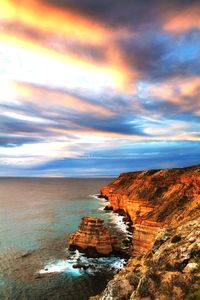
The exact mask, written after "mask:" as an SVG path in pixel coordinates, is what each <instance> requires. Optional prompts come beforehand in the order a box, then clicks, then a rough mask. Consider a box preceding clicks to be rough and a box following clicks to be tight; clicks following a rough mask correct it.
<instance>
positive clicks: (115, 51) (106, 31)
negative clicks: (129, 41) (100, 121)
mask: <svg viewBox="0 0 200 300" xmlns="http://www.w3.org/2000/svg"><path fill="white" fill-rule="evenodd" d="M0 22H1V24H2V28H3V30H2V32H1V34H0V41H3V42H6V43H9V44H11V45H14V46H15V45H17V46H20V47H23V48H24V49H27V50H28V51H34V52H36V53H41V54H45V55H47V56H51V57H53V58H55V59H58V60H62V61H65V62H67V63H70V64H71V65H72V64H73V65H75V66H77V65H79V66H80V67H81V68H82V67H83V68H85V69H86V70H87V71H88V73H89V72H96V73H102V74H103V73H105V80H107V79H106V76H107V75H108V76H110V77H111V78H112V79H113V81H114V89H116V90H120V91H126V92H127V91H128V90H129V88H130V82H132V83H133V82H134V80H135V79H136V78H138V74H137V72H136V71H134V70H132V68H130V66H129V65H128V64H127V62H124V59H123V56H122V54H121V51H120V49H119V48H118V47H117V46H116V44H115V37H119V36H123V37H124V36H128V35H129V33H128V32H127V31H126V30H125V29H116V30H114V31H113V30H111V28H108V27H104V26H102V25H101V24H99V23H97V22H94V21H93V20H90V19H88V18H86V17H84V16H80V15H77V14H75V13H74V12H72V11H70V10H69V11H63V10H61V9H59V8H55V7H53V6H51V5H47V4H43V3H42V2H39V1H38V0H29V1H26V0H21V1H20V4H19V1H17V0H2V1H1V9H0ZM6 24H11V25H12V24H13V25H12V26H13V27H14V26H15V24H19V25H20V26H22V27H23V26H24V28H25V29H26V26H28V27H27V28H28V30H29V29H31V28H32V29H34V31H35V32H36V33H37V32H38V33H39V35H40V34H41V37H44V41H42V38H41V40H39V39H37V34H36V36H35V37H34V35H33V36H31V34H30V35H29V34H28V30H27V31H26V30H24V31H23V30H21V31H20V30H19V31H17V30H16V31H15V30H13V29H12V30H10V29H8V28H6ZM4 25H5V26H4ZM12 26H11V28H13V27H12ZM8 27H9V26H8ZM131 34H133V33H131ZM45 37H46V38H47V40H49V44H48V42H47V41H46V40H45ZM56 37H57V38H58V43H59V38H61V37H62V38H61V40H60V43H61V44H60V46H61V47H62V43H64V41H65V40H66V41H68V40H72V41H77V42H78V43H79V44H80V45H81V44H82V45H83V46H84V45H93V46H95V47H101V49H102V51H104V59H105V60H104V61H103V60H102V61H98V60H97V61H95V62H94V59H91V57H90V56H89V55H88V57H84V58H83V57H81V55H79V54H76V53H73V51H71V52H70V51H67V49H65V50H64V52H63V53H58V51H57V50H56V48H55V49H53V46H51V43H53V41H52V40H51V38H55V39H56ZM52 45H53V44H52ZM61 52H62V51H61ZM131 88H132V89H134V87H133V84H132V86H131Z"/></svg>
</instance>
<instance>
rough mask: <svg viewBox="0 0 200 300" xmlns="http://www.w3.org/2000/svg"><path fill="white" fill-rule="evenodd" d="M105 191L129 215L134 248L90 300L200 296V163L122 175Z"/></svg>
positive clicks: (164, 299)
mask: <svg viewBox="0 0 200 300" xmlns="http://www.w3.org/2000/svg"><path fill="white" fill-rule="evenodd" d="M101 195H102V196H103V197H106V198H107V199H108V200H109V201H110V206H111V207H112V208H113V210H114V211H118V210H119V209H120V210H121V209H122V210H124V211H125V212H126V213H127V214H128V215H129V216H130V218H131V220H132V222H133V251H132V257H131V258H130V259H129V261H128V263H127V265H126V267H125V269H124V270H122V271H120V272H119V273H118V274H117V275H116V276H115V277H114V279H113V280H112V281H110V282H109V283H108V285H107V287H106V289H105V290H104V291H103V292H102V294H101V295H98V296H96V297H92V298H91V299H93V300H94V299H95V300H97V299H98V300H107V299H112V300H136V299H137V300H142V299H149V300H150V299H151V300H154V299H155V300H177V299H179V300H183V299H188V300H189V299H200V284H199V278H200V166H194V167H190V168H183V169H168V170H155V171H154V170H153V171H145V172H134V173H127V174H122V175H120V176H119V178H117V179H116V180H115V181H114V182H113V183H111V184H109V185H108V186H106V187H104V188H103V189H102V190H101ZM186 295H189V296H188V298H186Z"/></svg>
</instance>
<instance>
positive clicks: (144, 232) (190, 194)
mask: <svg viewBox="0 0 200 300" xmlns="http://www.w3.org/2000/svg"><path fill="white" fill-rule="evenodd" d="M101 196H102V197H105V198H106V199H108V200H109V202H110V206H111V207H112V208H113V210H114V211H118V210H119V209H120V210H124V212H125V213H126V214H127V215H128V216H129V217H130V219H131V220H132V223H133V231H134V234H133V254H134V255H141V254H145V253H146V252H147V251H148V250H150V249H151V247H152V245H153V243H154V241H155V237H156V236H157V235H158V233H159V232H160V231H161V230H162V229H163V228H167V227H168V226H172V227H176V226H178V225H179V224H181V222H183V221H184V222H186V221H187V220H191V219H194V218H195V217H196V216H197V211H198V209H197V208H198V205H199V201H200V166H194V167H190V168H183V169H181V168H180V169H165V170H151V171H143V172H132V173H124V174H121V175H120V176H119V177H118V178H117V179H116V180H115V181H114V182H112V183H111V184H109V185H107V186H105V187H104V188H103V189H102V190H101Z"/></svg>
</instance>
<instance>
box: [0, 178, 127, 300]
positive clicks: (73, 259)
mask: <svg viewBox="0 0 200 300" xmlns="http://www.w3.org/2000/svg"><path fill="white" fill-rule="evenodd" d="M111 180H112V179H111V178H107V179H105V178H98V179H97V178H93V179H83V178H82V179H73V178H28V179H27V178H26V179H25V178H18V179H16V178H1V179H0V299H2V300H4V299H5V300H6V299H8V300H11V299H12V300H15V299H16V300H23V299H27V300H42V299H67V300H85V299H87V298H88V296H91V295H95V294H97V293H99V292H101V291H102V290H103V288H104V287H105V286H106V283H107V281H108V280H109V279H111V278H112V276H113V274H114V273H115V272H116V271H117V270H118V269H120V268H122V267H123V264H124V260H123V259H120V258H118V257H114V256H111V257H108V258H98V259H97V258H95V259H94V258H89V259H88V258H86V257H85V256H84V255H83V254H81V253H79V252H78V251H75V252H70V251H69V250H68V249H67V239H68V237H69V235H70V234H71V233H72V232H74V231H75V230H76V229H77V227H78V225H79V224H80V220H81V217H83V216H96V217H99V218H101V219H104V221H105V223H106V225H107V226H108V227H109V228H110V229H111V230H112V231H113V232H114V233H119V232H120V234H126V228H125V227H124V224H123V222H122V220H121V219H120V217H117V216H114V215H113V213H111V212H109V213H106V212H105V211H104V210H103V209H102V207H103V206H104V205H105V200H104V199H99V198H98V197H96V196H95V194H96V193H98V192H99V190H100V188H101V187H102V186H104V185H106V184H107V183H109V182H110V181H111ZM76 263H82V264H86V265H87V266H88V267H87V269H80V268H74V267H73V265H74V264H76Z"/></svg>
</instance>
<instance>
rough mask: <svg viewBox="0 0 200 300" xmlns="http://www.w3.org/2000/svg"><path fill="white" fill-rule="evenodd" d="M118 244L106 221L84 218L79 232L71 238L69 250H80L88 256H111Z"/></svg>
mask: <svg viewBox="0 0 200 300" xmlns="http://www.w3.org/2000/svg"><path fill="white" fill-rule="evenodd" d="M115 242H116V240H115V238H114V237H112V236H111V234H110V233H109V231H108V229H107V228H106V227H105V226H104V221H103V220H100V219H98V218H96V217H83V218H82V222H81V224H80V226H79V228H78V230H77V231H76V232H75V233H73V234H71V236H70V237H69V241H68V243H69V249H71V250H73V249H79V250H82V251H84V252H85V253H86V255H88V256H98V255H109V254H110V253H111V252H112V251H113V245H114V243H115Z"/></svg>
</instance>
